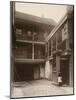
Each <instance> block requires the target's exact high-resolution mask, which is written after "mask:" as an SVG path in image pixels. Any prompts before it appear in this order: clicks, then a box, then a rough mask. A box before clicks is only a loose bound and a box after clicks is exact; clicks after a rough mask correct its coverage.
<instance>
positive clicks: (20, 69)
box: [14, 63, 34, 81]
mask: <svg viewBox="0 0 76 100" xmlns="http://www.w3.org/2000/svg"><path fill="white" fill-rule="evenodd" d="M33 79H34V73H33V65H32V64H23V63H21V64H20V63H17V64H15V67H14V81H29V80H33Z"/></svg>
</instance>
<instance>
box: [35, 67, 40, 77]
mask: <svg viewBox="0 0 76 100" xmlns="http://www.w3.org/2000/svg"><path fill="white" fill-rule="evenodd" d="M39 78H40V66H38V65H35V66H34V79H39Z"/></svg>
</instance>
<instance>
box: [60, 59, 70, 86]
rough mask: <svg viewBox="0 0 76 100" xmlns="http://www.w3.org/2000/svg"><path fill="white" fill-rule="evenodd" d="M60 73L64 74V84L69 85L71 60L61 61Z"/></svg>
mask: <svg viewBox="0 0 76 100" xmlns="http://www.w3.org/2000/svg"><path fill="white" fill-rule="evenodd" d="M60 71H61V74H62V81H63V84H67V85H68V84H69V60H65V58H64V60H61V63H60Z"/></svg>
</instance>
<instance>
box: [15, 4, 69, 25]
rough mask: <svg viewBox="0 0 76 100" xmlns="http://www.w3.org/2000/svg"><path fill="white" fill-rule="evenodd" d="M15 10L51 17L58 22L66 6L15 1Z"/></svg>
mask: <svg viewBox="0 0 76 100" xmlns="http://www.w3.org/2000/svg"><path fill="white" fill-rule="evenodd" d="M15 10H16V11H19V12H23V13H27V14H32V15H35V16H39V17H44V18H51V19H53V20H54V21H56V23H58V22H59V21H60V20H61V19H62V18H63V16H64V15H65V14H66V12H67V6H66V5H53V4H52V5H51V4H36V3H21V2H17V3H16V4H15Z"/></svg>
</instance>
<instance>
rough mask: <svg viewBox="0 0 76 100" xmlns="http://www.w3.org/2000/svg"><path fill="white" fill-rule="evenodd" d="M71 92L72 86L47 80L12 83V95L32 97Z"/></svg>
mask: <svg viewBox="0 0 76 100" xmlns="http://www.w3.org/2000/svg"><path fill="white" fill-rule="evenodd" d="M65 94H73V88H72V87H66V86H65V87H59V86H57V85H54V84H53V83H52V82H51V81H48V80H34V81H29V82H19V83H18V82H17V83H15V84H14V88H13V91H12V97H32V96H51V95H65Z"/></svg>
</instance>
